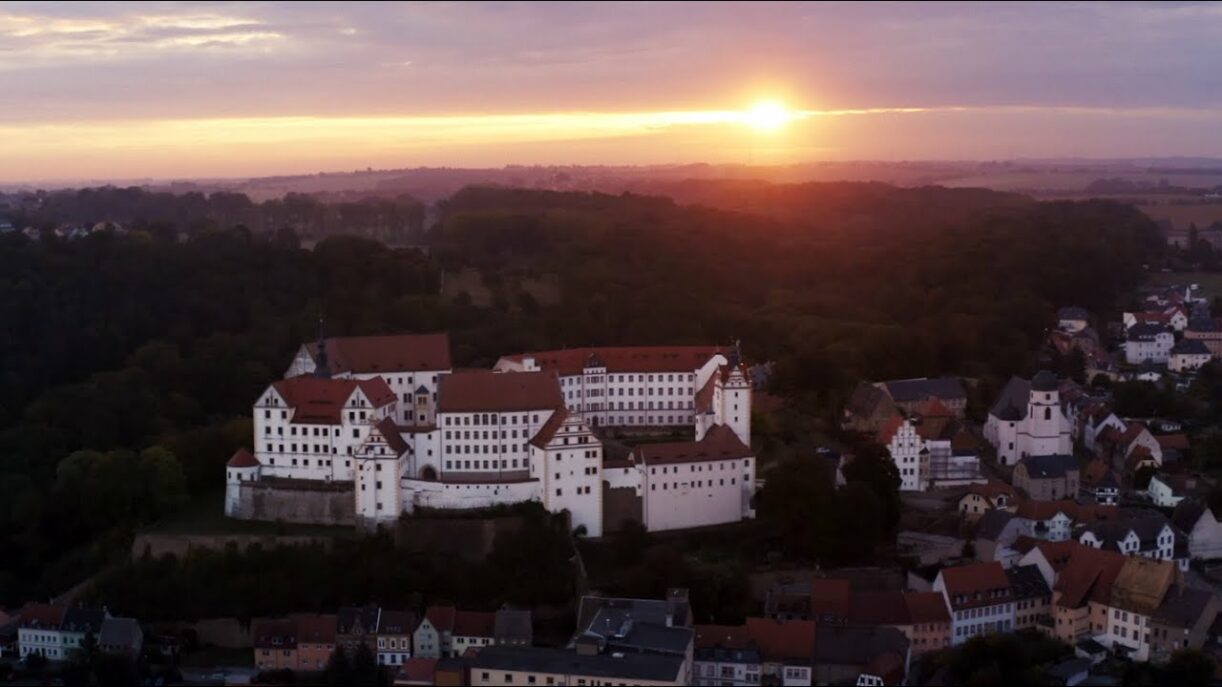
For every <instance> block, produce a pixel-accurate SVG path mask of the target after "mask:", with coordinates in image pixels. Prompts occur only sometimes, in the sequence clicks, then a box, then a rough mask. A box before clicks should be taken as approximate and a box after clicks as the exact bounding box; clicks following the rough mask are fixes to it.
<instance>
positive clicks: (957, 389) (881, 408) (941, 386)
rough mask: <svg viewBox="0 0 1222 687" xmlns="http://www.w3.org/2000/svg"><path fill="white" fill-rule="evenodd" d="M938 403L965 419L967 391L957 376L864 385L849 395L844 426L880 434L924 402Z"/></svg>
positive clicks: (853, 429) (862, 431)
mask: <svg viewBox="0 0 1222 687" xmlns="http://www.w3.org/2000/svg"><path fill="white" fill-rule="evenodd" d="M931 400H936V401H938V402H940V403H941V404H942V405H943V406H944V407H945V408H946V409H948V410H949V411H950V412H951V413H952V414H953V415H954V416H955V417H956V418H958V419H963V414H964V412H965V410H966V408H967V390H966V389H965V388H964V386H963V380H961V379H959V378H957V377H938V378H932V379H931V378H927V377H922V378H917V379H898V380H891V381H886V382H875V383H873V384H870V383H868V382H862V383H861V384H858V385H857V388H856V389H854V390H853V393H852V395H850V396H849V400H848V402H847V403H846V404H845V409H844V423H843V424H844V427H845V428H846V429H850V430H852V431H855V432H861V433H863V434H876V433H878V431H879V430H881V429H882V428H883V426H884V425H885V424H886V423H887V422H888V421H889V420H890V419H891V418H893V417H895V416H897V415H901V416H909V415H912V414H913V413H915V412H916V411H917V408H918V406H920V405H921V404H922V403H923V402H926V401H931Z"/></svg>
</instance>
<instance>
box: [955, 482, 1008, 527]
mask: <svg viewBox="0 0 1222 687" xmlns="http://www.w3.org/2000/svg"><path fill="white" fill-rule="evenodd" d="M1017 497H1018V494H1017V492H1015V491H1014V488H1013V487H1011V486H1010V485H1009V484H1006V483H1005V482H1002V481H1001V480H996V479H990V480H988V481H986V482H984V483H983V484H972V485H969V486H968V487H966V488H965V489H964V491H963V495H962V496H960V497H959V501H958V504H957V510H958V511H959V512H960V513H962V514H963V516H964V518H965V519H966V520H968V521H969V522H971V521H974V520H977V519H979V518H980V517H981V516H982V515H983V514H984V513H986V512H987V511H990V510H993V509H1001V510H1013V509H1014V503H1015V501H1016V500H1017Z"/></svg>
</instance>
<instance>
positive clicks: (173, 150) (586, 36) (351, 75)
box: [0, 2, 1222, 183]
mask: <svg viewBox="0 0 1222 687" xmlns="http://www.w3.org/2000/svg"><path fill="white" fill-rule="evenodd" d="M1218 35H1222V5H1219V4H1211V3H1131V4H1107V3H1071V4H1063V5H1055V6H1053V5H1037V6H1019V5H1016V4H1010V3H999V4H987V5H986V4H970V3H967V4H965V3H946V4H900V3H879V4H862V5H858V4H842V3H827V4H803V5H795V4H770V3H752V4H742V3H727V4H707V5H701V6H695V7H694V6H692V5H687V4H676V3H663V4H643V3H616V4H597V5H589V4H581V5H577V4H531V3H521V4H487V3H473V4H457V5H454V4H412V5H382V4H377V5H375V4H367V3H365V4H363V3H343V4H335V3H318V4H305V5H297V4H238V3H163V2H153V3H142V4H96V5H95V4H88V3H61V4H54V5H51V4H40V3H25V2H15V3H3V4H0V92H3V93H5V94H6V96H7V98H6V100H7V101H8V103H10V107H7V108H4V109H3V111H0V181H4V182H9V183H12V182H21V181H30V180H57V179H83V178H92V179H132V178H201V177H214V178H216V177H247V176H261V175H280V174H300V173H315V172H318V171H323V170H350V169H356V168H361V169H363V168H366V167H374V168H404V167H417V166H448V167H500V166H503V165H507V164H524V165H531V164H588V165H648V164H669V163H691V162H708V163H740V164H743V163H754V164H792V163H801V162H818V161H825V160H831V161H838V160H921V159H929V160H953V159H997V158H1072V157H1083V158H1132V157H1165V156H1191V157H1205V156H1222V72H1219V70H1217V69H1216V65H1218V64H1222V44H1219V43H1218V41H1217V40H1216V36H1218Z"/></svg>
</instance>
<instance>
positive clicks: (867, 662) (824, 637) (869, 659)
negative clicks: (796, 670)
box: [813, 625, 911, 685]
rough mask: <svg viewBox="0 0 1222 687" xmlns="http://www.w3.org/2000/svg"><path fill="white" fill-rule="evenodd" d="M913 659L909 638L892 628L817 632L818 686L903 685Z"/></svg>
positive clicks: (822, 629) (826, 628)
mask: <svg viewBox="0 0 1222 687" xmlns="http://www.w3.org/2000/svg"><path fill="white" fill-rule="evenodd" d="M910 658H911V652H910V650H909V642H908V637H906V636H905V635H904V633H903V632H900V631H899V630H897V629H895V628H893V627H835V626H819V625H817V626H816V628H815V660H814V675H813V682H814V684H818V685H836V684H857V683H858V682H859V680H860V678H861V677H862V676H866V677H867V680H866V681H867V683H869V682H874V681H873V680H870V679H869V678H870V677H873V678H877V680H878V684H886V685H899V684H904V682H905V679H906V678H907V676H908V665H909V660H910Z"/></svg>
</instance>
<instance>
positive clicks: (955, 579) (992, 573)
mask: <svg viewBox="0 0 1222 687" xmlns="http://www.w3.org/2000/svg"><path fill="white" fill-rule="evenodd" d="M939 575H941V576H942V581H943V584H944V585H945V587H946V593H947V598H948V600H949V601H950V604H951V606H952V607H953V608H955V609H956V610H958V609H964V608H975V607H979V606H993V605H996V604H1000V603H1005V602H1007V601H1009V600H1010V579H1009V578H1008V577H1006V571H1005V568H1002V567H1001V563H998V562H997V561H989V562H988V563H972V564H970V565H960V566H954V567H950V568H943V569H942V572H941V573H939Z"/></svg>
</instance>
